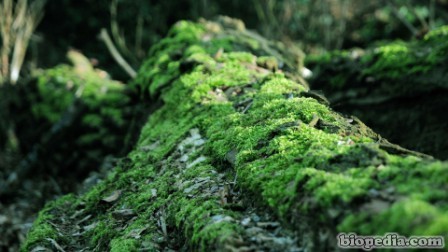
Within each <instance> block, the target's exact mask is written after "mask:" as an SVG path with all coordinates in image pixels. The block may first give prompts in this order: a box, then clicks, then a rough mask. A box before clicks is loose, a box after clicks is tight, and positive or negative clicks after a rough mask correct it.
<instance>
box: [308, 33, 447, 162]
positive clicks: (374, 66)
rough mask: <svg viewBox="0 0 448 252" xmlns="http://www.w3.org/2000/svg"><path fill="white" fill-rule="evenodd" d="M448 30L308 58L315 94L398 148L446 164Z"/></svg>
mask: <svg viewBox="0 0 448 252" xmlns="http://www.w3.org/2000/svg"><path fill="white" fill-rule="evenodd" d="M447 38H448V27H447V26H445V27H441V28H439V29H437V30H434V31H432V32H430V33H429V34H427V35H426V36H425V38H424V39H422V40H416V41H411V42H403V41H396V42H389V43H383V44H380V45H378V46H376V47H374V48H371V49H368V50H366V51H361V50H352V51H335V52H330V53H327V54H325V55H321V56H318V57H316V56H310V57H309V58H307V62H306V63H307V66H308V67H309V68H311V69H312V70H313V72H314V77H313V79H311V80H310V83H311V85H312V88H313V89H320V90H323V91H324V92H325V95H326V97H327V98H328V99H329V100H330V101H331V102H332V104H334V107H335V109H337V110H339V111H341V112H344V113H347V114H353V115H356V116H358V117H360V118H361V119H362V120H363V121H364V122H365V123H366V124H368V125H369V126H371V127H372V128H374V129H375V130H376V131H377V132H378V133H380V134H382V135H383V136H385V137H386V138H388V139H389V140H391V141H394V142H396V143H399V144H400V145H402V146H405V147H407V148H410V149H414V150H418V151H421V152H425V153H428V154H430V155H434V156H436V157H438V158H442V159H446V158H448V151H447V150H448V145H447V144H448V143H447V141H445V138H446V130H445V129H446V128H447V127H448V121H447V120H446V119H445V116H444V114H445V111H444V108H445V107H446V106H447V104H448V99H447V97H448V96H447V94H448V92H447V90H448V83H447V81H446V79H447V76H448V75H447V65H448V58H447V52H448V42H447V41H448V40H447Z"/></svg>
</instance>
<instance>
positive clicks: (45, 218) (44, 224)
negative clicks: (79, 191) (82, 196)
mask: <svg viewBox="0 0 448 252" xmlns="http://www.w3.org/2000/svg"><path fill="white" fill-rule="evenodd" d="M76 202H77V199H76V198H75V197H74V196H73V195H67V196H64V197H61V198H59V199H57V200H56V201H53V202H50V203H48V204H47V205H46V206H45V208H44V209H43V210H42V211H41V212H40V213H39V216H38V217H37V219H36V220H35V221H34V225H33V228H32V229H31V230H30V232H29V233H28V236H27V239H26V242H25V243H24V244H23V245H22V248H21V251H31V250H33V248H35V247H38V246H39V245H47V246H48V245H50V244H51V241H50V240H49V239H52V240H55V241H58V242H66V241H68V237H65V236H63V235H62V234H61V232H60V231H59V230H58V229H57V228H56V227H55V226H54V222H58V221H59V220H58V217H59V215H60V214H61V211H63V209H64V208H67V207H71V206H72V205H74V204H76Z"/></svg>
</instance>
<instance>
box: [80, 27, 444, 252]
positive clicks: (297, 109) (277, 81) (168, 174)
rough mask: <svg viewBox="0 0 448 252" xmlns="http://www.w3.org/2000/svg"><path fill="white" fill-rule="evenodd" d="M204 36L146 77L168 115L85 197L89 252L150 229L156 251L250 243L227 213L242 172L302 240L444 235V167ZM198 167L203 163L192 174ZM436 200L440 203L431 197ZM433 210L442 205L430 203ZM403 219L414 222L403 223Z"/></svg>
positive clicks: (184, 32)
mask: <svg viewBox="0 0 448 252" xmlns="http://www.w3.org/2000/svg"><path fill="white" fill-rule="evenodd" d="M207 32H208V31H207V30H206V29H205V28H204V26H201V25H196V24H193V23H189V22H181V23H179V24H177V25H176V26H175V27H174V28H173V29H172V31H171V32H170V35H169V36H168V38H166V39H165V40H164V41H162V42H160V43H159V44H158V45H156V46H155V47H153V49H152V50H151V55H152V56H151V58H150V59H149V60H148V61H147V62H146V63H145V65H144V66H143V67H142V68H141V70H140V72H139V77H138V78H137V81H136V82H135V83H133V85H134V87H138V88H140V89H141V90H142V93H146V92H147V91H148V90H150V93H151V95H153V96H154V97H155V96H157V97H159V99H160V100H161V101H162V102H163V106H162V107H161V108H160V109H159V110H157V111H156V112H154V113H153V114H152V115H151V116H150V117H149V119H148V121H147V123H146V124H145V126H144V127H143V129H142V131H141V133H140V138H139V140H138V143H137V145H136V146H135V148H134V150H133V151H132V152H131V153H130V154H129V155H128V159H129V160H128V162H129V163H130V164H129V165H127V166H119V167H118V168H116V170H115V173H113V174H112V175H110V176H109V177H108V178H107V179H106V180H105V181H104V182H102V183H101V184H99V185H98V186H96V187H95V188H94V189H92V190H91V191H90V192H89V193H87V194H85V195H82V196H80V199H79V201H82V202H86V204H85V207H86V211H87V212H89V213H91V214H92V215H93V216H94V217H93V219H92V220H90V221H91V222H97V223H98V224H97V226H96V227H95V228H94V229H93V230H92V231H91V233H90V234H89V238H90V246H96V244H97V243H98V242H99V241H102V249H111V250H117V251H118V250H121V249H131V250H132V249H135V248H140V247H141V245H142V244H141V242H140V241H139V240H134V239H131V238H130V237H128V235H129V233H130V232H131V231H132V230H135V229H141V228H144V229H145V230H146V231H145V232H147V235H146V236H145V237H146V238H145V239H151V242H154V243H163V242H166V240H165V239H166V238H167V237H166V235H167V234H164V232H168V231H167V230H169V232H170V234H171V235H172V234H177V237H176V238H179V239H180V240H182V241H185V242H186V246H187V247H188V248H190V249H191V250H195V251H210V250H220V249H223V248H224V247H225V245H228V244H229V243H230V244H231V243H233V242H235V243H238V240H240V239H241V237H243V234H244V232H245V230H244V229H243V228H242V227H241V225H240V223H239V222H238V221H237V220H238V219H239V218H240V217H241V212H239V211H236V210H232V209H231V208H229V207H226V206H225V204H223V203H222V198H221V196H220V194H219V193H218V191H219V190H221V188H222V187H223V184H224V181H223V177H224V176H226V175H230V176H232V177H233V176H234V175H235V173H236V175H237V176H236V177H237V186H238V187H239V188H241V190H242V191H244V192H245V193H247V194H248V195H249V194H250V195H251V196H252V197H253V201H254V204H257V205H260V206H263V207H267V208H269V209H270V210H271V211H272V212H274V213H275V214H276V215H277V216H278V217H279V219H280V220H281V221H282V222H283V223H289V224H288V225H290V226H292V227H293V228H294V229H297V230H299V231H300V233H305V234H308V233H311V234H319V232H320V231H322V230H325V232H327V231H328V230H330V232H336V226H339V229H340V230H349V229H351V228H354V230H359V229H362V231H363V232H367V231H369V232H371V233H377V232H380V231H382V230H383V229H382V227H381V225H389V226H388V227H391V228H395V227H398V226H399V225H401V226H400V228H401V229H403V230H404V229H407V228H408V229H409V230H417V231H419V232H426V231H428V232H429V231H431V232H432V233H436V232H445V231H446V230H447V229H446V226H442V225H439V224H435V223H437V221H439V220H440V221H441V223H446V221H445V220H446V217H445V214H444V211H443V210H446V208H447V203H446V202H447V201H446V198H444V197H443V195H442V193H441V192H442V190H443V185H442V183H443V181H446V180H445V179H444V178H439V176H442V175H443V174H447V173H446V172H445V171H446V169H447V168H446V167H447V166H448V165H447V164H446V163H439V162H434V161H429V160H420V159H418V158H415V157H401V156H397V155H392V154H388V153H387V152H385V151H383V150H381V149H380V148H379V144H378V143H376V141H377V139H376V138H375V139H374V137H376V135H375V134H374V133H372V132H370V130H369V129H368V128H366V127H365V126H363V125H362V124H361V123H351V122H350V121H349V120H347V119H346V118H344V117H342V116H341V115H340V114H338V113H336V112H333V111H332V110H331V109H330V108H329V107H328V106H327V105H324V104H322V103H321V102H319V101H318V100H316V99H314V98H309V97H307V96H306V93H307V92H308V91H307V87H306V85H305V84H304V83H297V82H294V81H292V80H290V79H288V78H287V77H286V75H284V74H278V73H260V72H257V71H256V70H255V69H256V64H257V62H256V58H255V56H252V55H251V54H248V53H227V52H223V53H222V54H221V55H219V57H218V56H216V57H215V56H212V55H211V53H210V52H209V53H207V50H205V49H201V46H204V47H205V46H206V45H207V44H208V43H209V41H206V40H202V39H201V36H203V35H204V34H205V33H207ZM208 35H209V34H208ZM398 49H399V50H398ZM398 49H397V50H398V51H399V52H400V53H401V49H400V48H398ZM213 53H214V52H213ZM174 61H176V62H177V63H176V64H173V68H172V69H169V67H168V66H169V65H170V64H171V63H172V62H174ZM192 62H193V63H194V64H193V65H190V66H189V67H187V66H185V64H187V65H188V64H191V63H192ZM180 66H183V67H186V69H184V68H183V67H180ZM154 69H156V70H154ZM167 80H170V81H167ZM142 96H143V97H144V95H142ZM330 126H331V127H330ZM330 128H333V129H335V130H329V129H330ZM193 129H194V130H193ZM193 157H195V160H197V159H198V158H201V157H203V158H202V159H200V161H199V162H198V163H194V162H193V164H191V163H190V165H187V164H186V163H185V162H186V161H187V160H192V159H193ZM218 171H220V172H221V173H218ZM227 173H228V174H227ZM400 173H402V174H400ZM405 180H406V181H407V180H409V181H412V183H411V185H410V186H406V184H405V183H404V182H403V181H405ZM390 187H394V188H396V190H397V192H398V193H399V195H393V196H394V198H393V199H392V200H391V201H392V202H393V206H392V207H390V208H389V207H385V211H384V212H373V213H371V214H369V215H366V214H358V213H360V212H361V211H362V209H364V208H363V206H365V205H366V204H369V203H370V202H371V201H373V200H378V197H379V196H372V192H375V191H380V190H386V189H387V188H390ZM420 187H422V188H424V191H423V193H421V192H420V191H419V188H420ZM117 191H119V192H120V197H118V198H117V199H115V201H114V202H112V204H109V205H106V206H107V207H104V202H102V201H101V199H104V197H107V196H108V195H110V194H111V193H114V192H117ZM430 192H437V193H436V196H435V197H434V196H432V198H430V197H431V193H430ZM378 194H380V193H378ZM399 198H400V199H403V201H399V200H398V199H399ZM434 200H437V203H438V204H437V205H434V204H432V203H430V201H431V202H434ZM103 201H104V200H103ZM80 207H81V206H80ZM409 208H410V209H411V210H410V211H408V209H409ZM420 208H421V209H426V210H428V211H429V213H430V214H431V218H430V219H429V220H425V221H423V222H419V223H417V224H415V227H414V224H413V223H412V221H411V218H412V217H415V216H417V217H418V216H420V215H422V214H423V213H424V212H423V211H421V212H420V210H419V209H420ZM123 210H126V211H128V213H131V214H132V223H130V226H127V227H126V228H123V227H122V226H120V225H123V224H122V222H121V221H120V220H119V218H117V216H116V215H117V211H118V212H120V211H123ZM345 210H346V211H345ZM426 210H425V211H426ZM333 212H336V214H332V213H333ZM403 214H404V216H405V220H407V221H400V220H399V219H398V217H397V216H400V215H403ZM310 215H311V216H312V218H309V219H310V220H309V219H307V218H302V216H310ZM335 215H336V217H335ZM366 220H369V221H370V222H367V221H366ZM363 221H365V222H364V224H363V225H360V226H359V227H360V228H359V229H357V228H355V224H360V223H363ZM161 223H164V225H163V224H161ZM335 223H336V224H335ZM371 223H373V224H371ZM285 226H287V225H285ZM304 227H306V228H307V229H304ZM164 228H166V229H164ZM401 229H400V230H401ZM350 231H353V230H350ZM311 236H312V235H311ZM313 237H314V236H313ZM316 237H318V236H317V235H316ZM313 243H317V240H316V241H313ZM323 247H324V246H323Z"/></svg>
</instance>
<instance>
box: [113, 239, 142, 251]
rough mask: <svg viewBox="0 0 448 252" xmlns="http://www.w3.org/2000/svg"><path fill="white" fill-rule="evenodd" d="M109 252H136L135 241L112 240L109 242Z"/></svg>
mask: <svg viewBox="0 0 448 252" xmlns="http://www.w3.org/2000/svg"><path fill="white" fill-rule="evenodd" d="M110 251H111V252H121V251H138V246H137V241H136V240H133V239H122V238H118V239H113V240H112V241H111V242H110Z"/></svg>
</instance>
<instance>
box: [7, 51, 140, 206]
mask: <svg viewBox="0 0 448 252" xmlns="http://www.w3.org/2000/svg"><path fill="white" fill-rule="evenodd" d="M68 58H69V59H70V61H71V63H72V64H71V65H68V64H64V65H59V66H56V67H54V68H51V69H47V70H43V71H40V72H38V73H36V74H35V75H34V76H33V77H31V78H29V79H28V80H26V81H24V82H23V83H20V84H18V85H15V86H11V85H7V86H5V87H3V90H2V91H5V93H4V94H2V95H4V96H8V97H6V98H8V99H6V101H3V102H2V105H3V106H2V107H0V113H1V114H2V115H3V117H4V120H5V121H4V122H9V123H10V124H11V125H12V126H10V127H11V128H12V129H13V130H14V133H15V135H16V137H17V140H16V141H17V145H18V149H20V152H21V153H22V156H23V158H22V161H21V162H20V164H18V166H17V167H16V169H15V170H12V171H8V173H10V174H9V175H10V176H9V178H7V181H6V182H4V183H1V186H0V197H3V196H4V195H6V194H8V195H11V194H16V193H17V192H16V190H17V187H20V186H21V183H22V182H23V180H24V179H25V178H29V177H33V178H36V177H45V176H54V177H57V178H58V180H59V179H60V180H64V181H67V182H68V183H65V182H62V183H60V187H61V188H62V189H61V190H62V191H70V190H73V183H70V180H71V181H76V178H82V177H85V176H86V174H88V173H89V172H90V171H92V170H93V169H92V168H93V167H95V166H99V165H100V164H101V162H102V160H103V159H104V157H105V156H106V155H118V154H120V153H121V151H122V150H123V145H124V142H125V135H126V132H127V128H128V127H129V123H128V122H129V119H130V118H131V115H132V111H131V107H130V100H131V99H130V98H131V97H130V94H129V93H130V92H129V91H128V89H127V87H126V86H125V85H124V84H123V83H120V82H117V81H113V80H111V79H110V78H108V76H107V74H106V73H105V72H103V71H101V70H98V69H94V68H93V66H92V65H91V64H90V62H89V60H88V59H87V58H86V57H85V56H83V55H82V54H81V53H79V52H76V51H70V52H69V53H68ZM6 91H8V92H6ZM3 111H6V112H8V113H3ZM2 119H3V118H2ZM4 122H3V123H1V124H2V125H4ZM0 128H6V126H1V127H0ZM5 132H6V131H5ZM2 140H3V139H2ZM3 146H4V144H3ZM3 146H0V149H1V148H2V147H3ZM61 167H63V168H61ZM5 173H6V171H5ZM73 177H75V178H73Z"/></svg>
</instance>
